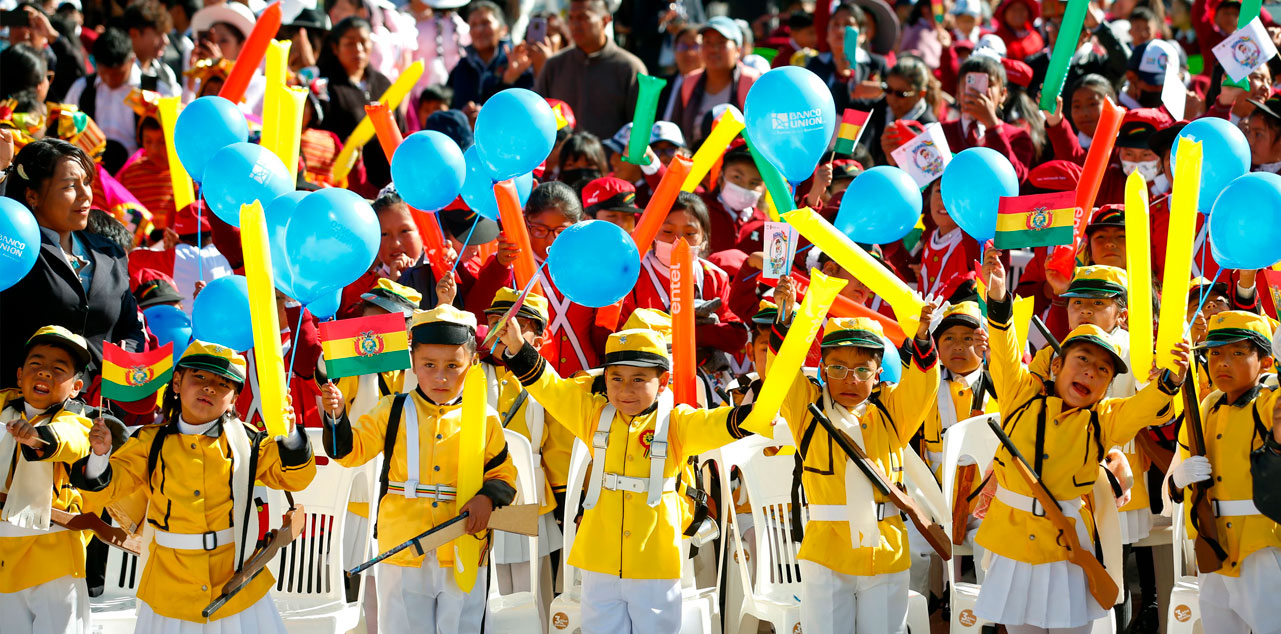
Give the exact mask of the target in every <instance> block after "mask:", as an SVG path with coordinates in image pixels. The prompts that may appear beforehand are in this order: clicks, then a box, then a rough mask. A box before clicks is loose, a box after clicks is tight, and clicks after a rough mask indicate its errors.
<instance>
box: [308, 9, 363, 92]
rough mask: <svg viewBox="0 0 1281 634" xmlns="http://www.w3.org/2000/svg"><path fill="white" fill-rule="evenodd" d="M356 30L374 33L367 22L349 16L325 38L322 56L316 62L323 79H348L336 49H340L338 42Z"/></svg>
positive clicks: (360, 18) (336, 25)
mask: <svg viewBox="0 0 1281 634" xmlns="http://www.w3.org/2000/svg"><path fill="white" fill-rule="evenodd" d="M355 29H364V30H366V31H368V32H370V33H373V31H374V27H373V26H371V25H370V24H369V20H366V19H364V18H362V17H358V16H354V15H352V16H347V17H345V18H343V20H342V22H339V23H338V24H335V25H334V30H332V31H330V32H329V34H328V35H326V36H325V43H324V44H323V45H322V46H321V47H320V55H319V56H318V59H317V60H316V68H317V69H319V71H320V76H321V77H346V76H347V71H346V70H345V69H344V68H343V66H342V63H341V62H339V61H338V54H337V53H334V49H336V48H338V42H339V41H340V40H342V37H343V36H344V35H346V34H347V32H348V31H352V30H355Z"/></svg>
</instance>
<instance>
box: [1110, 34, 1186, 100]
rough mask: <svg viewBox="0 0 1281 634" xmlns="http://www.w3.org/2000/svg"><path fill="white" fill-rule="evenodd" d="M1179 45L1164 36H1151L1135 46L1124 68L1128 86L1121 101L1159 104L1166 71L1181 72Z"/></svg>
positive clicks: (1123, 91)
mask: <svg viewBox="0 0 1281 634" xmlns="http://www.w3.org/2000/svg"><path fill="white" fill-rule="evenodd" d="M1178 55H1179V53H1178V50H1177V48H1176V47H1175V46H1174V45H1173V44H1170V43H1169V42H1166V41H1164V40H1152V41H1149V42H1144V43H1143V44H1140V45H1139V46H1136V47H1134V53H1133V54H1132V55H1131V56H1130V60H1129V62H1128V64H1127V65H1126V69H1125V82H1126V83H1125V88H1124V90H1122V91H1121V105H1122V106H1125V107H1126V108H1129V109H1131V110H1133V109H1135V108H1160V107H1161V88H1162V86H1164V85H1165V78H1166V74H1167V73H1177V72H1179V57H1178Z"/></svg>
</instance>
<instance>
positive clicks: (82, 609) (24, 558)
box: [0, 326, 90, 634]
mask: <svg viewBox="0 0 1281 634" xmlns="http://www.w3.org/2000/svg"><path fill="white" fill-rule="evenodd" d="M26 349H27V355H26V359H24V360H23V362H22V366H21V367H19V368H18V388H17V389H7V390H3V391H0V421H3V422H4V425H5V430H4V431H3V432H0V493H3V494H4V497H3V498H0V614H3V615H4V617H3V619H4V623H5V625H4V627H5V628H6V629H7V628H14V629H15V630H16V631H20V632H50V633H59V634H61V633H63V632H66V633H67V634H72V633H77V634H78V633H79V632H83V631H85V630H87V629H88V628H89V592H88V590H87V589H86V588H85V544H86V543H87V542H88V538H89V535H88V533H83V532H80V531H69V530H66V529H64V528H62V527H60V526H58V525H56V524H53V523H52V522H51V521H50V518H49V514H50V509H58V510H60V511H68V512H71V513H78V512H79V511H80V509H81V496H80V491H79V490H77V489H76V488H75V487H73V486H71V484H70V473H69V472H70V468H71V465H72V463H74V462H76V461H77V460H80V459H81V458H84V457H85V456H87V455H88V454H89V427H90V423H89V420H88V419H86V418H84V417H82V416H78V415H76V414H73V413H71V412H70V411H67V410H65V409H63V404H64V403H66V402H67V400H68V399H71V398H73V397H75V395H76V394H78V393H79V392H80V389H81V388H82V387H83V386H84V382H83V381H82V380H81V372H83V371H84V368H85V364H87V363H88V362H89V348H88V346H86V345H85V340H84V338H83V337H81V336H80V335H76V334H72V333H71V332H69V331H68V330H67V329H66V328H63V327H62V326H45V327H43V328H41V329H39V330H37V331H36V333H35V334H34V335H32V336H31V338H30V339H28V340H27V345H26Z"/></svg>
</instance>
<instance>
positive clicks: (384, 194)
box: [372, 187, 405, 216]
mask: <svg viewBox="0 0 1281 634" xmlns="http://www.w3.org/2000/svg"><path fill="white" fill-rule="evenodd" d="M403 204H405V201H404V200H403V199H401V197H400V192H398V191H396V189H395V188H394V187H386V188H384V189H383V190H382V191H381V192H378V198H375V199H374V202H373V205H372V206H373V208H374V215H375V216H381V215H382V213H383V212H384V211H387V210H389V209H391V208H392V207H395V206H396V205H403Z"/></svg>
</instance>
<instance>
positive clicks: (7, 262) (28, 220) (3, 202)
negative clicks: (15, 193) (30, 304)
mask: <svg viewBox="0 0 1281 634" xmlns="http://www.w3.org/2000/svg"><path fill="white" fill-rule="evenodd" d="M39 256H40V227H39V225H37V224H36V216H35V214H33V213H31V210H30V209H27V208H26V206H24V205H23V204H22V203H20V202H18V201H16V200H14V199H12V198H6V197H4V196H0V291H3V290H4V289H6V288H9V287H10V286H13V285H14V284H17V283H18V282H19V281H20V280H22V278H24V277H26V276H27V273H29V272H31V267H33V266H35V265H36V258H38V257H39Z"/></svg>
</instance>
